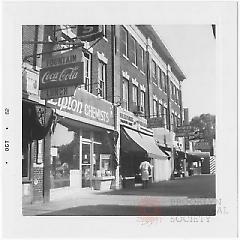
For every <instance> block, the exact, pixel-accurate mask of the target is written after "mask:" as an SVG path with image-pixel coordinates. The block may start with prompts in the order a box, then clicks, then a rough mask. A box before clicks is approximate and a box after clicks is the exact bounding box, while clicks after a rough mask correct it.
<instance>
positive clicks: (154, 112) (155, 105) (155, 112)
mask: <svg viewBox="0 0 240 240" xmlns="http://www.w3.org/2000/svg"><path fill="white" fill-rule="evenodd" d="M153 117H157V101H156V100H153Z"/></svg>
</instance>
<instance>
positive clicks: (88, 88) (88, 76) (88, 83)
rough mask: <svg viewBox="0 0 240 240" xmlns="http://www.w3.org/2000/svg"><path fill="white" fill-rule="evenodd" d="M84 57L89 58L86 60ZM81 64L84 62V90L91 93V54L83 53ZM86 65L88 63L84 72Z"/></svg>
mask: <svg viewBox="0 0 240 240" xmlns="http://www.w3.org/2000/svg"><path fill="white" fill-rule="evenodd" d="M86 55H88V57H89V58H87V57H86ZM83 62H84V89H85V90H86V91H88V92H90V93H92V54H91V53H89V52H86V51H84V52H83ZM86 63H88V67H87V68H88V69H87V71H86ZM86 72H87V74H86ZM86 79H88V81H86Z"/></svg>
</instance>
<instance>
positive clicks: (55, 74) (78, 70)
mask: <svg viewBox="0 0 240 240" xmlns="http://www.w3.org/2000/svg"><path fill="white" fill-rule="evenodd" d="M82 83H83V62H77V63H70V64H65V65H60V66H54V67H49V68H43V69H41V70H40V75H39V89H40V90H42V89H47V88H51V87H52V88H54V87H66V86H74V85H75V86H76V85H81V84H82Z"/></svg>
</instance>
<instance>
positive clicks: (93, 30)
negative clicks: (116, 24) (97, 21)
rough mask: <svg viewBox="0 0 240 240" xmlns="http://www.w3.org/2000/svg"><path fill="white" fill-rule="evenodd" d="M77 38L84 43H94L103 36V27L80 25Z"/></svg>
mask: <svg viewBox="0 0 240 240" xmlns="http://www.w3.org/2000/svg"><path fill="white" fill-rule="evenodd" d="M77 36H78V37H79V38H80V39H81V40H82V41H88V42H91V41H94V40H96V39H97V38H100V37H102V36H103V33H102V28H101V25H78V26H77Z"/></svg>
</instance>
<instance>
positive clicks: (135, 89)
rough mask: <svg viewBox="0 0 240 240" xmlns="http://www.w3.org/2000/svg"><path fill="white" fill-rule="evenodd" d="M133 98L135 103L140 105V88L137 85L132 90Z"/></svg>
mask: <svg viewBox="0 0 240 240" xmlns="http://www.w3.org/2000/svg"><path fill="white" fill-rule="evenodd" d="M132 91H133V92H132V96H133V103H135V104H136V105H137V104H138V87H137V86H136V85H133V88H132Z"/></svg>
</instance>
